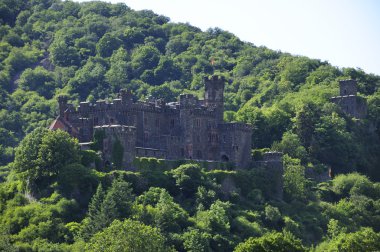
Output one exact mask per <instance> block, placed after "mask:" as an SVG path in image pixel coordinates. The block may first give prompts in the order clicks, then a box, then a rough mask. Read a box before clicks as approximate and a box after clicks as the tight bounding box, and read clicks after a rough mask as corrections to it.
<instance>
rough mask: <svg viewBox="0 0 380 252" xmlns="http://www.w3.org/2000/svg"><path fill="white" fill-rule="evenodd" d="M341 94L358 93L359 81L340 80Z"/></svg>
mask: <svg viewBox="0 0 380 252" xmlns="http://www.w3.org/2000/svg"><path fill="white" fill-rule="evenodd" d="M339 88H340V96H345V95H356V93H357V83H356V80H342V81H339Z"/></svg>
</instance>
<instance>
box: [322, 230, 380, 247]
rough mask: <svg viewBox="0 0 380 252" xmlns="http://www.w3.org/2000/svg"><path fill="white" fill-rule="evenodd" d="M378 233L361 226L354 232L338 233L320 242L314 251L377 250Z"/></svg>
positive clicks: (379, 245)
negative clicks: (326, 240)
mask: <svg viewBox="0 0 380 252" xmlns="http://www.w3.org/2000/svg"><path fill="white" fill-rule="evenodd" d="M379 239H380V234H379V233H376V232H374V231H373V229H371V228H361V229H360V230H359V231H357V232H354V233H340V234H339V235H337V236H335V237H333V238H332V239H331V240H329V241H328V242H325V243H321V244H320V245H318V246H317V247H316V249H315V251H347V252H348V251H378V250H379V249H380V243H379Z"/></svg>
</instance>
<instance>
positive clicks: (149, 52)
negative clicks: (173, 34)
mask: <svg viewBox="0 0 380 252" xmlns="http://www.w3.org/2000/svg"><path fill="white" fill-rule="evenodd" d="M159 61H160V52H159V51H158V49H157V48H156V47H153V46H149V45H147V46H140V47H138V48H137V49H135V50H134V52H133V53H132V57H131V65H132V69H133V75H134V76H135V77H139V76H140V75H141V74H142V73H143V72H144V71H145V70H152V69H154V68H155V67H156V66H157V65H158V62H159Z"/></svg>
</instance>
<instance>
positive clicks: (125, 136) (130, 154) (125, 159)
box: [94, 125, 136, 169]
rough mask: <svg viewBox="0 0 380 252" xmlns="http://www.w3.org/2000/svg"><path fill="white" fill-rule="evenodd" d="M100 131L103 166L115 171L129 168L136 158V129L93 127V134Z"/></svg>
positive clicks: (120, 126)
mask: <svg viewBox="0 0 380 252" xmlns="http://www.w3.org/2000/svg"><path fill="white" fill-rule="evenodd" d="M97 131H102V132H103V133H102V134H100V135H102V136H103V138H102V156H103V160H104V162H105V164H104V165H105V166H110V165H112V164H113V165H114V166H115V167H114V168H116V169H120V168H121V169H126V168H128V167H130V166H131V164H132V162H133V159H134V158H135V156H136V153H135V152H136V128H135V127H133V126H124V125H103V126H95V127H94V132H97Z"/></svg>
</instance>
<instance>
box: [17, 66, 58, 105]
mask: <svg viewBox="0 0 380 252" xmlns="http://www.w3.org/2000/svg"><path fill="white" fill-rule="evenodd" d="M18 85H19V87H21V88H22V89H23V90H27V91H30V90H32V91H37V93H39V94H40V95H42V96H44V97H47V98H51V96H52V94H53V93H54V88H55V80H54V74H53V73H52V72H49V71H47V70H46V69H45V68H43V67H40V66H38V67H36V68H35V69H31V68H28V69H26V70H25V71H24V72H23V73H22V74H21V76H20V79H19V80H18Z"/></svg>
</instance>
